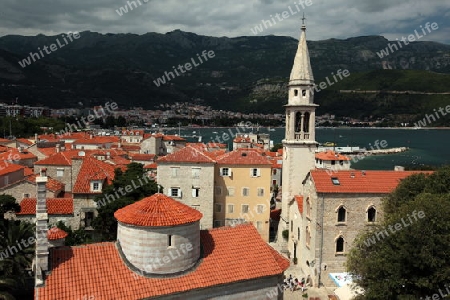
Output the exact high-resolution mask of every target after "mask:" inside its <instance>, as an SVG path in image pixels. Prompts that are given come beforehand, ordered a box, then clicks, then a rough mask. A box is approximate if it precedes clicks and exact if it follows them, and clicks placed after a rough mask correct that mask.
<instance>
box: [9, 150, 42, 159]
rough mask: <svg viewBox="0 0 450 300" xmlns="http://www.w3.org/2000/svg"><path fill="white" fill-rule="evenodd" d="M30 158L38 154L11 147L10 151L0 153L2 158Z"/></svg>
mask: <svg viewBox="0 0 450 300" xmlns="http://www.w3.org/2000/svg"><path fill="white" fill-rule="evenodd" d="M30 158H37V156H36V155H34V154H33V153H31V152H29V151H27V150H23V151H22V152H20V151H19V150H17V149H16V148H10V149H9V150H8V151H6V152H3V153H1V154H0V160H14V159H18V160H22V159H30Z"/></svg>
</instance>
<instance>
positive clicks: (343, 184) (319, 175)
mask: <svg viewBox="0 0 450 300" xmlns="http://www.w3.org/2000/svg"><path fill="white" fill-rule="evenodd" d="M328 173H330V174H328ZM418 173H426V174H429V173H431V172H421V171H358V170H349V171H338V172H336V173H332V172H330V171H328V172H327V171H326V170H313V171H311V177H312V179H313V181H314V184H315V186H316V190H317V192H318V193H350V194H354V193H366V194H389V193H390V192H392V191H393V190H394V189H395V188H396V187H397V185H398V184H399V183H400V181H401V180H402V179H404V178H406V177H408V176H410V175H413V174H418ZM332 178H335V182H336V183H338V182H339V184H334V183H333V181H332Z"/></svg>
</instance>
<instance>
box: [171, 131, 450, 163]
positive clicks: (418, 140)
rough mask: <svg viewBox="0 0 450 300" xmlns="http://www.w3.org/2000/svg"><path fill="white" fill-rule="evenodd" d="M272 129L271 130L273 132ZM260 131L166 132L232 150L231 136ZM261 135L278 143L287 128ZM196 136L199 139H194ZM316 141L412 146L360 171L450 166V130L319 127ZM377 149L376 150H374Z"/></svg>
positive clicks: (372, 159)
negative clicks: (397, 167)
mask: <svg viewBox="0 0 450 300" xmlns="http://www.w3.org/2000/svg"><path fill="white" fill-rule="evenodd" d="M269 130H270V131H269ZM251 131H253V132H256V127H255V128H245V130H244V128H240V127H230V128H181V129H180V131H179V130H178V129H173V130H168V131H166V132H167V133H169V134H178V132H180V135H181V136H187V138H186V139H187V140H189V141H198V137H199V136H201V137H202V142H205V143H207V142H210V141H215V142H218V141H220V142H223V143H225V144H228V146H229V148H230V149H231V148H232V138H230V137H228V140H225V139H226V135H224V134H228V136H231V135H232V134H233V135H235V134H236V133H243V132H251ZM259 132H261V133H269V134H270V139H271V140H273V142H274V144H276V143H280V142H281V140H282V139H283V138H284V128H272V129H269V128H261V127H260V128H259ZM194 135H195V136H194ZM316 140H317V142H319V143H325V142H335V143H336V144H337V146H359V147H364V148H367V149H371V145H374V144H375V141H376V140H378V141H379V142H381V141H383V140H384V141H386V142H385V143H387V145H388V146H387V148H394V147H408V148H409V150H408V151H407V152H403V153H398V154H389V155H375V156H369V157H366V158H364V159H363V160H361V161H359V162H357V163H354V164H352V167H353V168H355V169H360V170H393V169H394V166H397V165H400V166H412V165H414V166H417V165H432V166H441V165H450V155H449V149H450V130H449V129H417V130H414V129H388V128H317V129H316ZM374 149H376V148H375V147H374Z"/></svg>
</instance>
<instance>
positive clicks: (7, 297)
mask: <svg viewBox="0 0 450 300" xmlns="http://www.w3.org/2000/svg"><path fill="white" fill-rule="evenodd" d="M0 269H1V265H0ZM17 287H18V283H17V281H16V280H14V279H12V278H6V277H4V275H3V276H0V299H1V300H15V299H16V298H15V297H14V296H13V295H12V293H13V292H14V290H16V289H17Z"/></svg>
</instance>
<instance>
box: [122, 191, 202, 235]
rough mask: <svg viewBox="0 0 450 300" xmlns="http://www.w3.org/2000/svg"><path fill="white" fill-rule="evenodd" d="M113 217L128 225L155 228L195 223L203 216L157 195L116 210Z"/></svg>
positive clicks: (168, 198) (166, 197) (161, 195)
mask: <svg viewBox="0 0 450 300" xmlns="http://www.w3.org/2000/svg"><path fill="white" fill-rule="evenodd" d="M114 217H115V218H116V219H117V220H118V221H120V222H122V223H125V224H129V225H135V226H149V227H152V226H155V227H156V226H176V225H182V224H187V223H192V222H196V221H198V220H200V219H201V218H202V217H203V215H202V213H201V212H199V211H198V210H195V209H193V208H191V207H189V206H187V205H185V204H183V203H181V202H178V201H176V200H174V199H172V198H170V197H168V196H166V195H163V194H160V193H158V194H154V195H153V196H150V197H147V198H144V199H142V200H140V201H137V202H135V203H133V204H130V205H128V206H125V207H124V208H121V209H118V210H117V211H116V212H115V213H114Z"/></svg>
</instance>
